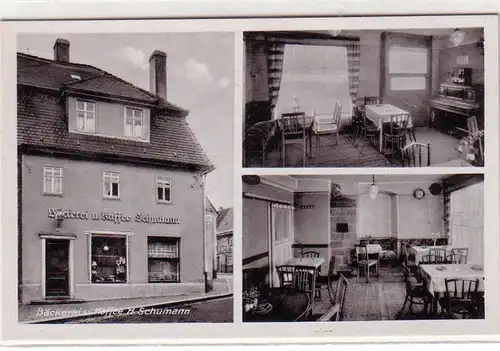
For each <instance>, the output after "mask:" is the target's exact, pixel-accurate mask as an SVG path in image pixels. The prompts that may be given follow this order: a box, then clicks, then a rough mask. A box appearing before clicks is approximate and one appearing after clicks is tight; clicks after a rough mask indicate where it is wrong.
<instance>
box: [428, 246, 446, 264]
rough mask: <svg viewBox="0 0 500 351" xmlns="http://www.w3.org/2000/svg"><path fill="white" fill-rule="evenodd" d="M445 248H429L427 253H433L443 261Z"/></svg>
mask: <svg viewBox="0 0 500 351" xmlns="http://www.w3.org/2000/svg"><path fill="white" fill-rule="evenodd" d="M446 254H447V252H446V249H443V248H432V247H431V248H429V255H435V256H439V257H441V259H442V260H443V261H444V260H445V259H446Z"/></svg>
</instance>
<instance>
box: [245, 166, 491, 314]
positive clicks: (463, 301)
mask: <svg viewBox="0 0 500 351" xmlns="http://www.w3.org/2000/svg"><path fill="white" fill-rule="evenodd" d="M242 186H243V194H242V196H243V203H242V204H243V207H242V211H243V213H242V218H243V243H242V259H243V262H242V267H243V278H242V279H243V282H242V283H243V303H242V310H243V321H244V322H292V321H299V322H300V321H331V322H336V321H375V320H409V319H418V320H427V319H445V320H449V319H483V318H484V311H485V306H484V271H483V267H484V247H483V245H484V244H483V243H484V238H483V236H484V177H483V175H482V174H426V175H415V174H414V175H408V174H401V175H397V174H390V175H389V174H380V175H377V174H375V175H372V174H356V175H339V174H337V175H335V174H332V175H306V176H304V175H300V176H299V175H266V176H256V175H246V176H243V177H242Z"/></svg>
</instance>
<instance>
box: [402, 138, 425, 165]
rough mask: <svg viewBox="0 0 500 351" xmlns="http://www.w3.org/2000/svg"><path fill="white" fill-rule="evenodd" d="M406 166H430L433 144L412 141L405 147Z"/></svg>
mask: <svg viewBox="0 0 500 351" xmlns="http://www.w3.org/2000/svg"><path fill="white" fill-rule="evenodd" d="M403 157H404V164H405V166H406V167H429V166H430V165H431V145H430V144H421V143H416V142H415V143H410V144H408V145H406V146H405V147H404V148H403Z"/></svg>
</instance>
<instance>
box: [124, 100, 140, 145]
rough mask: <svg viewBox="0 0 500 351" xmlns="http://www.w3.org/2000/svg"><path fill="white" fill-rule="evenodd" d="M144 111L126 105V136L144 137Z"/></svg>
mask: <svg viewBox="0 0 500 351" xmlns="http://www.w3.org/2000/svg"><path fill="white" fill-rule="evenodd" d="M142 126H143V112H142V110H141V109H137V108H130V107H125V136H126V137H128V138H137V139H142Z"/></svg>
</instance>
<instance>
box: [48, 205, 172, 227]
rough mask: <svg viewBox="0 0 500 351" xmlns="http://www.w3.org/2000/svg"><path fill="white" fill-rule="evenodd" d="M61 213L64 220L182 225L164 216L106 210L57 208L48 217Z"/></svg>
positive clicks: (50, 210)
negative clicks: (128, 214) (91, 210)
mask: <svg viewBox="0 0 500 351" xmlns="http://www.w3.org/2000/svg"><path fill="white" fill-rule="evenodd" d="M58 212H59V213H60V215H59V216H60V218H62V219H82V220H89V219H92V220H94V221H106V222H113V223H116V224H119V223H122V222H124V223H127V222H140V223H149V224H180V223H179V218H172V217H164V216H152V215H150V214H147V213H140V212H139V213H137V214H136V215H135V216H133V217H132V216H127V215H125V214H123V213H121V212H107V211H106V210H104V211H102V212H89V211H80V212H76V211H72V210H58V209H55V208H49V212H48V217H49V218H56V216H57V213H58Z"/></svg>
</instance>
